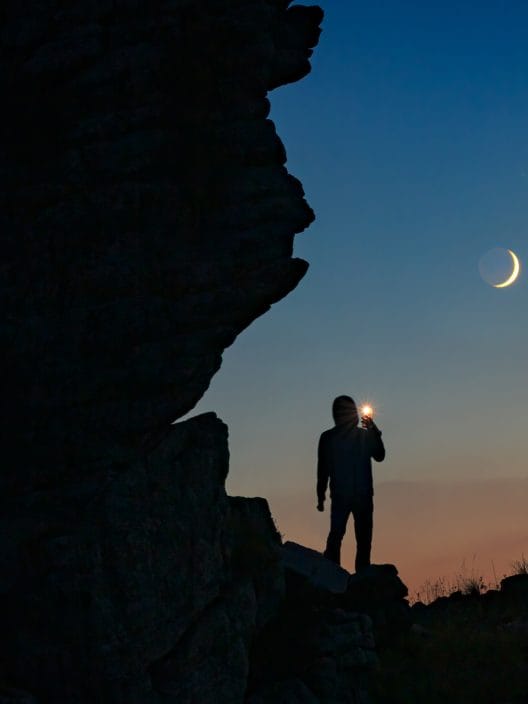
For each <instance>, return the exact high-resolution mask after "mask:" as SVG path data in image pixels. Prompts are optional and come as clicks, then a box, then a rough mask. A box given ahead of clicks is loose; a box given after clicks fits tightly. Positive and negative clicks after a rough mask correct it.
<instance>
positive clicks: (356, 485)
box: [317, 425, 385, 502]
mask: <svg viewBox="0 0 528 704" xmlns="http://www.w3.org/2000/svg"><path fill="white" fill-rule="evenodd" d="M371 459H374V460H376V461H377V462H382V461H383V460H384V459H385V447H384V445H383V441H382V439H381V431H380V430H379V429H378V428H377V427H376V426H373V427H372V428H370V429H368V430H365V429H363V428H359V427H357V426H350V425H336V426H335V427H334V428H331V429H330V430H326V431H325V432H324V433H322V435H321V437H320V438H319V446H318V451H317V498H318V500H319V502H323V501H324V499H325V495H326V489H327V486H328V482H330V496H331V498H332V499H335V498H337V499H338V500H343V501H351V500H353V499H355V498H361V497H367V496H370V497H371V496H373V494H374V488H373V482H372V462H371Z"/></svg>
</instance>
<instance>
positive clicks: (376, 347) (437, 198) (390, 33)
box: [193, 0, 528, 496]
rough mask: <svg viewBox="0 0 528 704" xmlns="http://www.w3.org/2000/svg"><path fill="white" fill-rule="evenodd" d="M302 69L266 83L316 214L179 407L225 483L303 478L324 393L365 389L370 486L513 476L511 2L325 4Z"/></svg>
mask: <svg viewBox="0 0 528 704" xmlns="http://www.w3.org/2000/svg"><path fill="white" fill-rule="evenodd" d="M320 4H321V5H322V6H323V8H324V9H325V13H326V16H325V20H324V23H323V34H322V35H321V41H320V44H319V46H318V48H317V49H316V50H315V53H314V57H313V70H312V73H311V74H310V76H308V77H307V78H305V79H304V80H303V81H301V82H300V83H298V84H293V85H289V86H285V87H283V88H281V89H279V90H276V91H274V92H273V93H272V94H271V95H270V99H271V102H272V115H271V116H272V119H273V120H274V122H275V124H276V126H277V131H278V133H279V135H280V137H281V139H282V140H283V141H284V143H285V146H286V149H287V152H288V164H287V166H288V169H289V171H290V172H291V173H292V174H294V175H295V176H297V177H298V178H299V179H300V180H301V181H302V183H303V186H304V189H305V191H306V196H307V199H308V201H309V203H310V205H311V206H312V207H313V208H314V210H315V212H316V217H317V220H316V222H315V223H314V224H313V225H312V226H311V227H310V228H309V229H308V230H307V231H306V232H304V233H302V234H300V235H298V236H297V238H296V245H295V254H296V255H297V256H300V257H302V258H304V259H306V260H307V261H308V262H310V269H309V271H308V273H307V275H306V277H305V278H304V279H303V281H302V282H301V283H300V284H299V286H298V287H297V289H296V290H295V291H293V292H292V293H291V294H290V295H289V296H287V297H286V298H285V299H283V300H282V301H281V302H280V303H278V304H276V305H275V306H273V308H272V310H271V311H270V312H268V313H267V314H266V315H265V316H263V317H262V318H260V319H258V320H257V321H255V322H254V323H253V324H252V325H251V326H250V327H249V328H248V329H247V330H246V331H245V332H244V333H242V334H241V335H240V336H239V338H238V339H237V340H236V342H235V344H234V345H233V346H232V347H231V348H229V349H228V350H226V352H225V354H224V363H223V367H222V369H221V370H220V372H219V373H218V374H217V376H216V377H215V378H214V379H213V381H212V383H211V387H210V389H209V391H208V392H207V393H206V394H205V396H204V398H203V399H202V400H201V401H200V403H199V405H198V406H197V408H195V409H194V410H193V415H195V414H196V413H197V412H201V411H206V410H214V411H216V412H217V413H218V415H219V416H220V417H221V418H223V420H225V421H226V422H227V423H228V425H229V428H230V450H231V469H230V477H229V480H228V489H229V490H230V492H231V493H234V494H236V493H241V494H246V495H264V496H269V495H271V494H277V493H281V492H282V493H284V494H287V493H288V492H305V491H306V489H307V488H311V487H312V486H315V483H314V481H315V480H314V476H315V450H316V446H317V440H318V437H319V434H320V432H321V431H322V430H323V429H325V428H327V427H329V425H331V419H330V405H331V401H332V399H333V397H334V396H335V395H337V394H340V393H350V394H351V395H352V396H354V397H355V398H357V399H358V400H361V399H366V398H369V399H370V400H371V401H372V402H373V404H374V406H375V407H376V408H377V409H378V410H379V415H378V420H379V424H380V426H381V427H382V429H383V431H384V439H385V442H386V445H387V452H388V454H387V460H386V462H385V463H384V465H381V466H380V467H379V469H378V471H377V474H376V476H377V479H378V481H382V480H385V479H388V480H390V481H394V480H396V481H397V480H416V479H420V480H423V479H426V480H427V479H447V480H449V479H452V478H455V477H456V478H463V479H464V478H467V479H471V478H476V477H508V476H523V475H525V474H526V457H527V456H528V433H527V432H526V429H527V427H528V407H527V401H528V377H527V369H526V361H527V352H526V350H528V326H526V322H525V321H526V306H527V302H528V289H527V286H528V282H527V280H526V277H523V275H521V277H520V280H519V281H518V282H517V283H516V284H515V285H514V286H512V287H511V288H509V289H505V290H501V291H499V290H496V289H493V288H491V287H490V286H488V285H487V284H486V283H484V282H483V280H482V279H481V278H480V276H479V272H478V262H479V259H480V257H481V256H482V255H483V254H484V253H485V252H486V251H487V250H489V249H490V248H493V247H508V248H511V249H512V250H514V251H516V252H517V254H518V255H519V257H520V259H521V261H522V262H523V263H524V262H525V260H526V258H527V256H528V208H527V203H528V199H527V196H528V42H527V41H526V29H527V27H528V4H526V3H525V2H515V1H513V0H512V1H508V2H504V3H501V2H498V1H497V0H495V1H494V2H478V3H477V2H459V3H455V2H443V3H435V2H428V3H418V2H379V1H377V0H369V2H368V3H367V2H364V3H363V2H361V3H359V2H341V1H339V2H337V1H336V0H333V1H332V2H330V1H329V2H326V3H320Z"/></svg>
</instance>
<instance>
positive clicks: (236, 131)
mask: <svg viewBox="0 0 528 704" xmlns="http://www.w3.org/2000/svg"><path fill="white" fill-rule="evenodd" d="M1 15H2V28H1V29H2V31H1V42H2V47H1V52H0V54H1V56H0V58H1V61H2V66H1V71H0V87H1V90H2V96H3V97H4V103H5V105H6V109H5V110H4V111H3V116H2V117H3V120H2V159H1V160H0V177H1V186H2V187H1V188H0V228H1V230H2V236H3V246H2V258H1V263H0V286H1V292H2V301H3V303H4V316H3V324H2V326H1V328H0V346H1V348H2V370H3V373H4V374H3V383H2V394H1V396H0V398H1V408H2V413H1V415H2V424H1V431H0V433H1V445H2V459H3V461H2V470H1V472H0V627H1V638H0V684H2V685H4V684H5V686H4V693H3V694H2V696H4V698H5V697H7V698H8V700H9V697H11V699H13V698H15V700H16V699H17V698H18V699H22V700H23V699H24V698H29V699H30V698H31V696H33V695H34V696H35V697H36V698H37V699H38V701H39V704H63V703H64V704H94V703H95V702H97V703H98V704H99V703H101V704H155V703H156V704H158V703H160V704H161V703H162V702H163V704H166V703H169V702H175V703H176V702H177V703H178V704H186V702H188V703H189V704H191V702H192V703H193V704H196V703H200V704H201V703H202V702H211V704H214V703H215V702H226V704H227V703H228V704H237V702H240V701H242V700H243V698H244V696H245V690H246V684H247V675H248V671H249V651H250V646H251V643H252V641H253V639H254V638H255V635H256V633H257V632H258V630H259V629H261V628H263V627H264V625H265V624H266V623H267V621H268V620H269V619H270V618H272V616H273V614H275V612H276V610H277V605H278V604H279V603H280V602H281V599H282V594H283V592H284V575H283V568H282V566H281V565H280V561H279V559H278V557H277V556H276V554H275V553H276V550H277V549H278V544H279V539H278V536H277V534H276V531H275V529H274V528H273V526H272V524H271V519H270V516H269V511H268V510H267V505H266V504H265V502H263V501H261V500H260V501H259V500H254V501H244V500H241V499H240V500H238V499H237V500H230V499H229V498H228V497H227V496H226V494H225V490H224V480H225V476H226V474H227V471H228V450H227V430H226V428H225V426H224V425H223V424H222V423H220V422H219V421H218V420H216V419H215V417H214V416H212V415H210V416H202V417H198V418H196V419H194V420H192V421H189V422H186V423H182V424H180V425H178V426H175V427H171V425H170V424H171V423H172V421H173V420H175V419H176V418H178V417H181V416H182V415H183V414H184V413H186V412H187V411H189V410H190V409H191V408H192V407H193V406H194V405H195V404H196V402H197V401H198V400H199V398H200V397H201V396H202V394H203V393H204V391H205V390H206V388H207V387H208V385H209V382H210V380H211V378H212V376H213V375H214V373H215V372H216V371H217V370H218V368H219V367H220V363H221V355H222V352H223V350H224V349H225V348H226V347H227V346H229V345H231V344H232V343H233V341H234V340H235V338H236V336H237V335H238V334H239V333H240V332H241V331H242V330H243V329H244V328H245V327H247V326H248V325H249V324H250V323H251V322H252V321H253V320H254V319H255V318H256V317H258V316H259V315H262V314H263V313H264V312H266V311H267V310H268V309H269V307H270V305H271V304H273V303H274V302H275V301H278V300H279V299H280V298H282V297H283V296H285V295H286V294H287V293H288V292H289V291H291V290H292V289H293V288H294V287H295V286H296V285H297V283H298V282H299V280H300V279H301V278H302V276H303V275H304V273H305V271H306V269H307V266H308V264H307V263H306V262H304V261H302V260H299V259H296V258H294V257H293V256H292V252H293V239H294V236H295V235H296V234H297V233H299V232H301V231H302V230H303V229H304V228H306V227H307V226H308V225H309V224H310V223H311V222H312V220H313V217H314V216H313V212H312V210H311V209H310V207H309V206H308V204H307V203H306V201H305V200H304V193H303V189H302V186H301V184H300V183H299V182H298V181H297V180H296V179H295V178H294V177H292V176H291V175H290V174H289V173H288V171H287V169H286V167H285V162H286V152H285V149H284V146H283V145H282V143H281V141H280V139H279V137H278V136H277V134H276V130H275V126H274V124H273V123H272V122H271V121H270V119H269V111H270V102H269V99H268V97H267V94H268V92H269V91H270V90H272V89H273V88H276V87H277V86H280V85H284V84H286V83H289V82H291V81H296V80H298V79H300V78H302V77H303V76H305V75H306V74H307V73H308V72H309V71H310V61H309V59H310V56H311V53H312V47H314V46H315V45H316V44H317V41H318V38H319V33H320V29H319V25H320V22H321V19H322V11H321V10H320V9H319V8H317V7H303V6H296V7H289V2H287V1H285V0H237V1H236V2H233V1H232V0H115V1H108V0H93V1H92V0H71V2H67V3H61V2H58V1H57V0H50V2H41V1H40V0H28V2H25V3H20V2H17V1H15V0H5V2H4V3H3V6H2V13H1ZM18 690H19V691H18ZM26 690H27V691H28V692H29V693H30V694H28V695H25V694H23V693H22V692H25V691H26Z"/></svg>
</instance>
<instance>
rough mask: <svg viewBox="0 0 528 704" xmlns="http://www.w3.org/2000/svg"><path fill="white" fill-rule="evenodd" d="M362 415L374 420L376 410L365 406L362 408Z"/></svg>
mask: <svg viewBox="0 0 528 704" xmlns="http://www.w3.org/2000/svg"><path fill="white" fill-rule="evenodd" d="M361 415H362V416H368V417H369V418H372V416H373V415H374V409H373V408H372V406H369V405H364V406H362V407H361Z"/></svg>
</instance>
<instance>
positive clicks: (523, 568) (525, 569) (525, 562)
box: [511, 553, 528, 574]
mask: <svg viewBox="0 0 528 704" xmlns="http://www.w3.org/2000/svg"><path fill="white" fill-rule="evenodd" d="M511 566H512V569H513V574H528V559H527V558H526V557H525V556H524V553H523V554H522V555H521V559H520V560H514V561H513V562H512V563H511Z"/></svg>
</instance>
